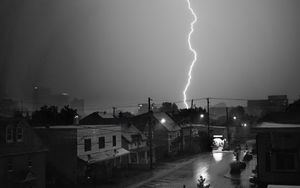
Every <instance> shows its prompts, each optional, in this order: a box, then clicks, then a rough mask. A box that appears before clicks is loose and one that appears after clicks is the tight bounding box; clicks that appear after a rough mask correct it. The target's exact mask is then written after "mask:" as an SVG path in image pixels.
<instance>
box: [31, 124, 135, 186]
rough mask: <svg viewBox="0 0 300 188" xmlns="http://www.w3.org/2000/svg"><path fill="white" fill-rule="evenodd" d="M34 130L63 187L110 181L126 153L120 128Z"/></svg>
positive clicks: (57, 127)
mask: <svg viewBox="0 0 300 188" xmlns="http://www.w3.org/2000/svg"><path fill="white" fill-rule="evenodd" d="M36 131H37V133H38V134H39V136H40V137H41V138H42V140H43V141H44V143H45V144H46V145H47V147H48V148H49V155H48V158H47V161H48V164H49V166H50V167H51V169H53V172H55V173H56V174H57V177H55V178H57V179H59V178H63V180H64V181H65V182H63V183H65V184H77V183H81V182H84V181H86V180H87V179H91V180H92V181H94V182H98V181H101V180H103V179H108V178H111V177H112V173H113V169H114V168H118V167H120V164H121V156H122V155H126V154H128V153H129V152H128V151H127V150H125V149H123V148H122V146H121V127H120V126H119V125H69V126H50V127H48V128H47V127H37V128H36ZM60 180H61V179H60Z"/></svg>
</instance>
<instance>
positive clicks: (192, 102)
mask: <svg viewBox="0 0 300 188" xmlns="http://www.w3.org/2000/svg"><path fill="white" fill-rule="evenodd" d="M193 106H194V99H192V101H191V109H193Z"/></svg>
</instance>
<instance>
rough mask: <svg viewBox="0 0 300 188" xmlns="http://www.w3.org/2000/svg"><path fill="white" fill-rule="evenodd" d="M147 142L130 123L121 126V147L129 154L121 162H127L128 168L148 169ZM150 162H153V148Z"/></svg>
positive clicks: (148, 150) (148, 149)
mask: <svg viewBox="0 0 300 188" xmlns="http://www.w3.org/2000/svg"><path fill="white" fill-rule="evenodd" d="M147 142H148V138H147V137H146V136H145V135H144V134H143V133H142V132H141V131H139V130H138V129H137V128H136V127H135V126H134V125H132V124H130V123H127V124H125V123H124V124H122V147H123V148H124V149H126V150H128V151H129V152H130V154H129V155H128V156H125V159H124V160H123V161H124V162H125V161H127V162H128V167H137V168H147V167H149V165H150V154H149V152H150V148H149V146H148V145H147ZM126 157H127V158H126ZM152 162H153V163H154V162H155V149H154V148H152ZM125 164H126V162H125Z"/></svg>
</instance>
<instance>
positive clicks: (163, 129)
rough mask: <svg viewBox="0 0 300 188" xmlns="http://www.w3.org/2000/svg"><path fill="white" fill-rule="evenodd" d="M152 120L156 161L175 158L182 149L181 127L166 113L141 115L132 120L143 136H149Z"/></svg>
mask: <svg viewBox="0 0 300 188" xmlns="http://www.w3.org/2000/svg"><path fill="white" fill-rule="evenodd" d="M150 120H151V130H152V141H153V144H154V145H155V149H156V151H155V152H156V159H157V160H159V159H162V158H164V157H166V156H173V155H176V154H178V153H179V151H180V149H181V137H180V130H181V129H180V127H179V125H178V124H177V123H176V122H175V121H174V120H173V119H172V118H171V117H170V116H169V115H168V114H167V113H164V112H156V113H151V115H149V114H148V113H146V114H141V115H138V116H135V117H133V118H132V119H131V122H132V123H133V125H134V126H135V127H136V128H138V129H139V130H140V131H141V132H142V133H143V134H145V135H146V136H148V135H149V134H148V133H149V122H150Z"/></svg>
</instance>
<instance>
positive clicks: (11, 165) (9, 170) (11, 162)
mask: <svg viewBox="0 0 300 188" xmlns="http://www.w3.org/2000/svg"><path fill="white" fill-rule="evenodd" d="M7 170H8V172H12V171H13V161H12V159H9V160H8V163H7Z"/></svg>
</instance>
